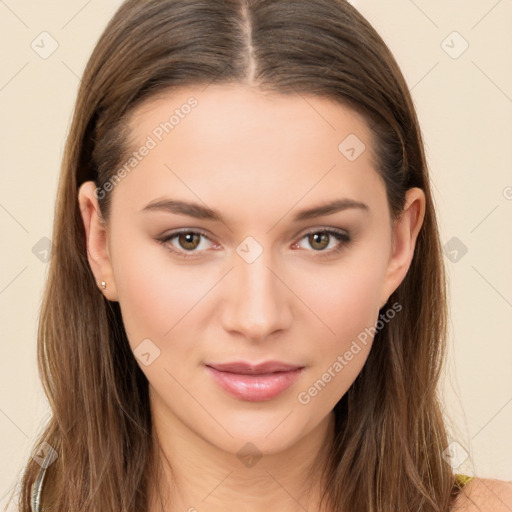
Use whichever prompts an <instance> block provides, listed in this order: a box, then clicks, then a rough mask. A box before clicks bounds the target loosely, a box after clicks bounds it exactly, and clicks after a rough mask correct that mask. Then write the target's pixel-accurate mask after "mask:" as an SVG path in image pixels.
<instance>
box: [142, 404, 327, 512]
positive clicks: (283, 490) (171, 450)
mask: <svg viewBox="0 0 512 512" xmlns="http://www.w3.org/2000/svg"><path fill="white" fill-rule="evenodd" d="M333 435H334V414H333V413H332V412H331V413H330V414H329V415H328V416H327V417H326V418H324V420H322V422H321V423H320V424H319V425H317V427H315V429H314V430H313V431H311V432H310V433H309V434H307V436H305V437H303V438H302V439H300V441H299V442H297V443H296V444H294V445H292V446H290V447H288V448H287V449H286V450H284V451H282V452H277V453H264V454H259V453H250V451H249V450H248V447H246V451H247V455H244V456H240V455H238V454H237V453H228V452H226V451H224V450H221V449H219V448H218V447H216V446H214V445H212V444H211V443H210V442H208V441H207V440H205V439H204V438H202V437H200V436H198V435H197V434H196V433H194V432H192V431H191V430H190V429H189V428H187V426H186V425H184V424H183V423H181V422H180V421H179V420H178V419H177V418H175V417H172V418H169V417H167V416H166V417H165V421H164V418H163V417H159V416H158V415H155V414H154V413H153V436H154V440H155V443H154V444H155V453H156V462H157V466H158V478H157V479H156V481H157V483H156V485H153V487H152V489H151V491H150V507H149V509H148V510H149V512H178V511H180V512H182V511H186V512H235V511H236V512H238V511H239V510H240V509H241V506H242V507H243V510H244V511H246V512H268V511H269V510H280V511H283V512H299V511H300V512H304V510H310V511H319V510H320V497H321V494H322V492H323V489H324V487H323V484H324V481H323V480H322V475H323V470H324V468H325V467H326V464H327V462H328V455H329V453H330V447H331V443H332V439H333ZM244 442H245V441H244ZM241 445H243V443H241ZM245 453H246V452H244V454H245Z"/></svg>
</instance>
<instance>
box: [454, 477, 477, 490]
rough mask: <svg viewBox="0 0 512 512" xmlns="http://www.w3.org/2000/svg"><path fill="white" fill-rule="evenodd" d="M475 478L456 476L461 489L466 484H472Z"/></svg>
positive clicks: (456, 481)
mask: <svg viewBox="0 0 512 512" xmlns="http://www.w3.org/2000/svg"><path fill="white" fill-rule="evenodd" d="M474 478H475V477H474V476H468V475H461V474H456V475H455V483H456V485H457V486H458V487H459V488H461V489H462V488H463V487H464V486H465V485H466V484H468V483H469V482H471V480H473V479H474Z"/></svg>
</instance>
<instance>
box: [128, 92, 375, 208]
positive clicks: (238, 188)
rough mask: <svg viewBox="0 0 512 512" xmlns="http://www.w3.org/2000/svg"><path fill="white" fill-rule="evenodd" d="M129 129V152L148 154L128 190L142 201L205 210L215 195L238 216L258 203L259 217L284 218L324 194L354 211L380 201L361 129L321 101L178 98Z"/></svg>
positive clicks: (164, 99) (141, 110) (343, 110)
mask: <svg viewBox="0 0 512 512" xmlns="http://www.w3.org/2000/svg"><path fill="white" fill-rule="evenodd" d="M129 126H130V128H131V131H132V133H131V137H130V142H131V150H133V151H137V150H138V149H140V148H142V147H143V146H144V145H146V146H149V145H150V146H151V150H150V151H149V152H147V151H146V153H147V156H145V157H144V158H143V159H141V160H140V161H139V162H138V163H137V167H136V171H135V172H131V173H130V176H129V179H127V180H126V182H127V183H128V182H130V183H131V193H132V195H133V194H136V195H137V197H138V198H140V199H141V200H142V199H147V200H148V201H149V200H151V199H154V198H155V197H157V196H158V195H163V194H164V193H165V192H166V191H168V192H169V193H171V192H172V191H176V189H177V188H178V189H179V190H180V192H183V193H184V194H186V195H188V196H189V198H191V197H192V196H191V193H193V194H194V195H195V196H196V197H195V199H197V198H198V197H199V198H200V199H201V198H203V199H204V200H205V201H206V200H207V199H209V198H212V197H213V196H214V195H215V194H217V193H219V194H221V193H222V195H223V196H230V197H231V198H232V204H233V205H237V206H238V208H241V207H244V205H247V204H253V203H254V201H255V199H256V198H259V199H258V200H259V201H260V202H259V206H260V207H262V206H265V204H264V203H262V202H261V201H262V199H263V198H265V201H267V202H268V205H270V203H271V202H272V201H274V200H275V201H278V202H279V204H280V206H281V207H283V208H284V206H285V205H286V204H289V207H291V205H292V204H293V203H296V202H297V200H299V198H301V197H305V196H306V195H307V196H308V198H311V201H313V200H314V198H315V197H320V198H323V199H326V198H324V196H325V193H326V192H329V193H331V196H332V197H330V198H329V199H334V198H340V197H342V196H343V197H350V198H351V199H354V200H361V201H363V200H365V199H367V198H368V196H369V195H370V196H371V195H372V194H377V193H380V194H381V195H382V191H383V188H382V187H383V183H382V182H381V178H380V176H379V175H378V174H377V173H376V171H375V166H374V161H373V153H372V138H371V135H370V131H369V129H368V127H367V125H366V123H365V120H364V119H363V118H362V117H361V116H360V115H359V114H357V113H355V112H354V111H352V110H351V109H349V108H347V107H346V106H343V105H341V104H340V103H338V102H335V101H333V100H331V99H328V98H324V97H320V96H313V95H302V94H289V95H283V94H277V93H263V92H261V91H259V90H256V89H254V88H251V87H245V86H241V85H233V86H227V85H223V86H220V85H210V86H207V87H205V86H203V87H190V88H182V89H176V90H174V91H169V92H166V93H165V94H161V95H159V96H155V97H153V98H150V99H149V100H147V101H145V102H144V103H143V104H142V105H141V106H139V107H138V108H137V109H136V110H135V111H134V113H133V114H132V116H131V118H130V121H129ZM124 186H125V185H124V184H123V187H124ZM187 189H188V190H187ZM340 194H341V195H340ZM142 196H144V197H142ZM137 197H135V196H133V197H132V199H134V200H135V201H136V202H137ZM317 202H318V201H317ZM365 202H368V201H366V200H365ZM139 203H140V201H139ZM301 206H306V204H301Z"/></svg>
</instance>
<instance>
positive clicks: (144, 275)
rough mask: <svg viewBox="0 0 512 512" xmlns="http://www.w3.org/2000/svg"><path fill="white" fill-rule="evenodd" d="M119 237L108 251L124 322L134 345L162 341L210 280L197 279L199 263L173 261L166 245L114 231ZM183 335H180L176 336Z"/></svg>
mask: <svg viewBox="0 0 512 512" xmlns="http://www.w3.org/2000/svg"><path fill="white" fill-rule="evenodd" d="M118 238H119V243H118V244H117V245H114V244H116V243H117V242H116V241H114V243H113V245H114V247H115V248H116V249H115V250H114V252H113V254H112V262H113V267H114V273H115V280H116V287H117V291H118V294H119V304H120V308H121V311H122V315H123V322H124V324H125V327H126V331H127V333H128V337H129V339H130V344H131V345H132V347H133V346H136V345H137V344H138V343H140V341H141V340H143V339H145V338H150V339H154V340H155V342H156V343H157V344H158V345H159V346H161V347H163V344H165V343H168V341H169V340H170V339H172V338H173V334H174V333H176V332H179V331H180V330H181V331H182V330H183V328H184V326H186V325H187V321H188V320H189V318H190V313H192V315H193V310H194V307H195V306H197V305H198V303H199V302H200V301H201V298H202V297H204V296H205V295H206V294H207V293H208V290H209V289H210V288H212V286H213V283H212V282H210V281H211V280H209V279H207V278H205V279H199V278H198V268H197V267H195V268H194V266H193V265H191V266H190V267H187V266H186V265H176V264H173V263H172V262H171V257H170V255H169V254H168V252H167V251H166V249H165V247H163V246H160V245H159V244H158V243H156V242H155V243H153V242H152V241H151V240H148V239H147V238H146V239H143V240H139V241H136V240H135V237H133V236H132V237H131V239H129V238H127V237H125V240H127V239H128V240H133V242H132V241H130V242H126V241H123V240H122V238H123V237H122V232H120V233H119V235H118ZM180 339H181V336H180Z"/></svg>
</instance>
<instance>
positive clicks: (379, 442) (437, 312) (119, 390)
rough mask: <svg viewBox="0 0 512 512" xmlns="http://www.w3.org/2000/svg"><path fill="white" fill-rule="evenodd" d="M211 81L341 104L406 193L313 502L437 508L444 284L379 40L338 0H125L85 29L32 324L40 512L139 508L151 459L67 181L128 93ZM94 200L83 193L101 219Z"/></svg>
mask: <svg viewBox="0 0 512 512" xmlns="http://www.w3.org/2000/svg"><path fill="white" fill-rule="evenodd" d="M213 83H215V84H228V83H230V84H233V83H235V84H236V83H249V84H250V85H252V86H253V87H257V88H259V89H261V90H265V91H272V92H277V93H282V94H297V93H301V94H302V93H304V94H315V95H319V96H323V97H327V98H331V99H334V100H336V101H338V102H339V103H341V104H343V105H345V106H347V107H350V108H352V109H354V110H355V111H357V112H358V113H360V114H362V115H363V116H364V119H366V121H367V124H368V126H369V128H370V129H371V131H372V134H373V136H374V145H373V146H374V147H373V150H374V152H375V155H376V164H375V165H376V171H377V172H378V173H379V174H380V175H381V176H382V178H383V180H384V182H385V185H386V191H387V198H388V202H389V207H390V211H391V213H392V216H393V218H397V217H398V216H399V215H400V213H401V212H402V209H403V207H404V201H405V193H406V191H407V190H408V189H409V188H411V187H420V188H421V189H422V190H423V191H424V193H425V197H426V212H425V218H424V223H423V226H422V228H421V230H420V233H419V235H418V239H417V242H416V249H415V254H414V258H413V260H412V263H411V267H410V269H409V271H408V273H407V275H406V277H405V279H404V280H403V282H402V283H401V284H400V286H399V287H398V288H397V290H396V291H395V292H394V293H393V294H392V295H391V297H390V298H389V300H388V303H390V304H391V303H395V302H396V303H398V304H400V305H402V310H401V312H400V313H399V314H398V315H397V316H396V318H394V319H393V321H391V322H385V323H384V327H383V328H382V329H380V330H379V331H378V332H377V334H376V335H375V339H374V343H373V347H372V349H371V351H370V355H369V357H368V359H367V361H366V364H365V366H364V367H363V369H362V371H361V373H360V374H359V375H358V377H357V378H356V380H355V382H354V383H353V385H352V386H351V387H350V389H349V390H348V391H347V393H346V394H345V395H344V396H343V397H342V398H341V400H340V401H339V402H338V403H337V405H336V407H335V437H334V446H333V447H332V450H331V451H330V453H329V460H328V467H327V468H326V472H325V493H324V504H327V505H328V508H327V510H329V511H331V510H335V511H339V510H350V511H351V512H363V511H364V512H389V511H391V510H392V511H394V512H402V511H403V512H405V511H409V510H415V511H418V512H446V511H448V510H449V509H450V507H451V505H452V501H453V496H454V489H455V487H454V475H453V471H452V468H451V467H450V465H449V464H448V463H447V462H446V461H445V460H444V459H443V457H442V452H443V450H444V449H445V448H446V446H447V433H446V430H445V419H444V418H443V415H442V410H441V403H440V400H439V395H438V379H439V377H440V372H441V370H442V365H443V361H444V354H445V339H446V321H447V306H446V291H445V286H446V285H445V274H444V267H443V256H442V251H441V247H440V240H439V232H438V227H437V222H436V216H435V210H434V205H433V199H432V195H431V190H430V183H429V176H428V169H427V164H426V159H425V154H424V148H423V142H422V137H421V131H420V127H419V124H418V120H417V117H416V113H415V109H414V106H413V102H412V99H411V96H410V93H409V91H408V88H407V86H406V83H405V80H404V78H403V76H402V74H401V72H400V70H399V68H398V66H397V64H396V62H395V60H394V58H393V56H392V54H391V52H390V51H389V49H388V48H387V46H386V45H385V43H384V42H383V41H382V39H381V38H380V37H379V35H378V34H377V33H376V32H375V30H374V29H373V28H372V26H371V25H370V24H369V23H368V22H367V21H366V20H365V19H364V18H363V17H362V16H361V15H360V14H359V12H358V11H357V10H356V9H355V8H353V7H352V6H351V5H350V4H349V3H348V2H346V1H344V0H217V1H208V0H127V1H125V2H124V3H123V4H122V5H121V7H120V8H119V9H118V11H117V12H116V14H115V15H114V17H113V18H112V20H111V21H110V22H109V24H108V26H107V27H106V29H105V30H104V32H103V34H102V35H101V37H100V39H99V41H98V43H97V44H96V47H95V48H94V51H93V53H92V55H91V57H90V60H89V62H88V64H87V66H86V69H85V72H84V74H83V78H82V81H81V84H80V89H79V92H78V98H77V102H76V107H75V111H74V115H73V120H72V125H71V128H70V133H69V136H68V139H67V144H66V147H65V153H64V158H63V164H62V169H61V176H60V182H59V189H58V196H57V200H56V208H55V220H54V228H53V242H54V245H55V249H54V252H53V256H52V258H51V261H50V268H49V275H48V281H47V285H46V289H45V295H44V300H43V304H42V308H41V315H40V323H39V330H38V347H37V350H38V364H39V371H40V375H41V379H42V383H43V386H44V390H45V393H46V395H47V397H48V400H49V403H50V406H51V411H52V416H51V418H50V420H49V422H48V424H47V425H46V426H45V429H44V432H43V433H42V435H41V437H40V439H39V442H38V443H37V445H38V446H40V444H41V443H43V442H46V443H48V445H49V446H50V447H52V448H53V449H54V450H55V452H56V454H58V458H57V459H56V460H55V461H54V462H53V463H52V464H51V465H50V466H49V467H48V469H47V473H46V476H45V482H44V487H43V492H42V504H43V506H44V508H45V510H51V511H55V512H61V511H62V512H64V511H65V512H69V511H78V510H80V511H83V512H85V511H90V512H93V511H94V512H100V511H101V512H109V511H110V512H114V511H116V512H143V511H146V510H147V508H148V496H149V485H150V479H151V475H152V471H153V470H154V467H155V464H156V460H155V457H154V453H155V451H154V443H155V441H154V437H153V435H152V422H151V415H150V403H149V396H148V382H147V379H146V378H145V376H144V374H143V373H142V371H141V369H140V368H139V366H138V365H137V363H136V360H135V358H134V356H133V353H132V351H131V349H130V346H129V343H128V340H127V336H126V333H125V330H124V326H123V322H122V317H121V313H120V308H119V305H118V303H117V302H110V301H108V300H107V299H106V298H105V297H104V296H103V295H102V294H101V293H100V292H99V290H98V288H97V283H96V282H95V278H94V275H93V273H92V271H91V269H90V267H89V263H88V259H87V254H86V243H85V233H84V227H83V223H82V219H81V215H80V211H79V206H78V200H77V197H78V189H79V187H80V185H81V184H82V183H83V182H85V181H87V180H94V181H95V182H96V185H97V186H98V187H100V188H102V187H103V186H104V185H105V184H106V183H107V182H108V181H109V180H111V179H112V177H113V176H114V174H115V172H116V171H117V170H118V169H119V167H118V166H119V165H121V164H122V162H123V161H125V158H126V152H127V148H128V140H129V133H128V130H127V121H128V119H129V116H130V114H132V113H133V111H134V109H135V108H136V107H137V106H139V105H140V104H141V102H142V101H144V100H147V99H149V98H153V97H155V95H156V94H161V93H164V92H169V91H171V90H172V89H174V88H178V87H182V86H188V85H201V84H204V86H205V87H206V86H207V85H208V84H213ZM340 142H341V141H340ZM110 196H111V194H106V195H104V196H103V197H102V196H100V197H99V202H100V208H101V211H102V214H103V216H104V218H105V219H107V218H108V214H109V208H110V203H109V200H110ZM45 446H47V445H45ZM47 448H48V446H47ZM39 462H40V461H39ZM40 470H41V466H40V464H39V463H38V462H37V461H36V460H34V459H33V458H30V459H29V461H28V463H27V466H26V468H25V470H24V474H23V478H22V482H21V493H20V498H19V504H20V505H19V510H20V511H21V512H28V511H29V510H30V491H31V488H32V484H33V483H34V482H35V481H36V478H37V476H38V475H39V474H40Z"/></svg>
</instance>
